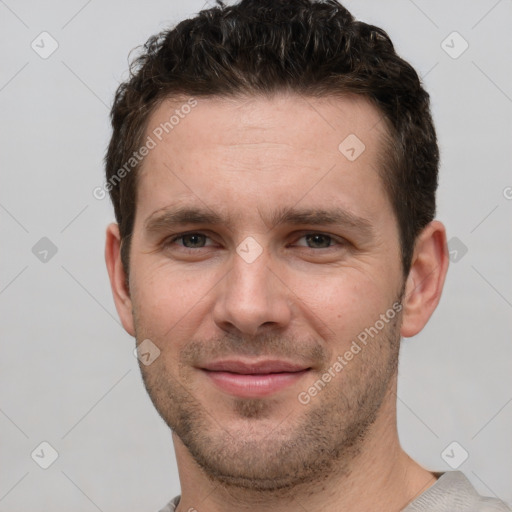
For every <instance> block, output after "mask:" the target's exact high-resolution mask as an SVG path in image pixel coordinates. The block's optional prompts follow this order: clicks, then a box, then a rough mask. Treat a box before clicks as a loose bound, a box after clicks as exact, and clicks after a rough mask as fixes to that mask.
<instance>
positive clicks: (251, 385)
mask: <svg viewBox="0 0 512 512" xmlns="http://www.w3.org/2000/svg"><path fill="white" fill-rule="evenodd" d="M203 371H204V373H206V375H207V376H208V377H209V378H210V379H211V380H212V381H213V383H214V384H215V385H216V386H217V387H218V388H220V389H222V390H223V391H226V392H227V393H230V394H232V395H236V396H240V397H244V398H260V397H264V396H268V395H271V394H273V393H277V392H278V391H281V390H282V389H285V388H287V387H288V386H291V385H292V384H293V383H295V382H297V381H298V380H299V379H300V378H301V377H302V376H303V375H304V374H306V373H307V372H308V371H309V370H302V371H300V372H293V373H291V372H288V373H286V372H284V373H268V374H265V375H243V374H240V373H230V372H214V371H209V370H203Z"/></svg>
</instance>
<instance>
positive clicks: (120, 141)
mask: <svg viewBox="0 0 512 512" xmlns="http://www.w3.org/2000/svg"><path fill="white" fill-rule="evenodd" d="M217 4H218V5H217V6H216V7H214V8H211V9H207V10H203V11H201V12H200V13H199V14H198V15H197V16H195V17H194V18H191V19H187V20H184V21H182V22H181V23H179V24H178V25H177V26H176V27H175V28H173V29H170V30H167V31H163V32H161V33H160V34H157V35H155V36H153V37H151V38H150V39H149V40H148V41H147V42H146V44H145V45H144V47H143V50H142V53H141V54H140V55H139V56H138V57H137V58H136V59H135V60H134V61H133V62H132V64H131V66H130V77H129V79H128V80H127V81H126V82H124V83H122V84H121V85H120V86H119V87H118V89H117V91H116V95H115V99H114V104H113V106H112V111H111V121H112V128H113V133H112V138H111V140H110V144H109V146H108V150H107V153H106V156H105V167H106V179H107V182H109V183H111V184H112V183H113V181H112V180H113V178H114V177H115V175H116V173H117V172H118V171H119V170H120V169H121V168H122V167H123V166H124V165H126V162H127V161H128V160H129V159H130V158H131V156H132V154H133V153H134V152H135V151H137V149H138V148H140V147H141V145H142V143H143V137H144V134H145V130H146V125H147V121H148V118H149V116H150V114H151V113H152V112H153V111H154V110H155V109H156V107H157V106H158V105H159V104H160V103H161V101H162V100H164V99H166V98H169V97H174V96H181V95H188V96H195V97H212V96H235V95H240V94H242V95H243V94H245V95H251V94H253V95H256V94H264V95H270V94H273V93H276V92H279V91H290V92H296V93H299V94H304V95H311V96H317V97H318V96H320V97H321V96H323V97H328V96H336V95H342V94H346V93H355V94H359V95H362V96H364V97H366V98H367V99H369V100H370V101H371V102H372V103H373V104H374V105H375V106H376V107H377V109H378V110H379V112H380V113H381V114H382V115H383V120H384V122H385V125H386V127H387V130H386V132H387V137H386V140H387V142H386V151H385V153H386V157H385V159H384V162H383V164H382V166H381V167H382V168H381V169H379V172H380V175H381V177H382V180H383V182H384V184H385V187H386V190H387V192H388V195H389V199H390V201H391V204H392V206H393V209H394V212H395V214H396V217H397V221H398V226H399V232H400V243H401V255H402V267H403V271H404V275H407V274H408V273H409V270H410V265H411V259H412V254H413V250H414V243H415V240H416V237H417V236H418V234H419V233H420V232H421V230H422V229H423V228H424V227H425V226H426V225H427V224H428V223H429V222H430V221H431V220H432V219H433V218H434V215H435V209H436V203H435V192H436V189H437V183H438V165H439V150H438V146H437V139H436V133H435V129H434V125H433V122H432V117H431V114H430V105H429V95H428V93H427V92H426V91H425V90H424V89H423V87H422V86H421V83H420V79H419V77H418V74H417V73H416V71H415V70H414V69H413V68H412V66H411V65H410V64H408V63H407V62H406V61H404V60H403V59H401V58H400V57H399V56H398V55H397V53H396V52H395V50H394V47H393V43H392V42H391V40H390V38H389V36H388V35H387V33H386V32H385V31H384V30H382V29H381V28H378V27H375V26H373V25H368V24H366V23H363V22H361V21H356V20H355V19H354V17H353V16H352V15H351V14H350V12H349V11H348V10H347V9H345V8H344V7H343V6H342V5H340V4H339V3H338V2H337V1H335V0H323V1H322V0H242V1H240V2H239V3H237V4H235V5H229V6H226V5H224V4H223V3H222V2H221V1H217ZM139 166H140V165H136V166H134V168H133V171H132V172H128V173H124V177H123V179H120V180H118V183H114V185H115V186H111V187H109V192H110V197H111V199H112V202H113V205H114V210H115V215H116V220H117V222H118V224H119V230H120V235H121V241H122V246H121V258H122V262H123V266H124V268H125V271H126V273H127V274H128V271H129V251H130V237H131V234H132V230H133V224H134V219H135V208H136V190H137V168H138V167H139ZM117 177H118V178H119V175H117Z"/></svg>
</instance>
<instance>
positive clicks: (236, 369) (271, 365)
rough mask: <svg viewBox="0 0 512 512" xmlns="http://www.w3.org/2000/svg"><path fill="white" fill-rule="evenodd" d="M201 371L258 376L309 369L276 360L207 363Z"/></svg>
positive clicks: (301, 365)
mask: <svg viewBox="0 0 512 512" xmlns="http://www.w3.org/2000/svg"><path fill="white" fill-rule="evenodd" d="M202 369H203V370H208V371H212V372H231V373H241V374H245V375H251V374H253V375H258V374H268V373H282V372H290V373H291V372H300V371H302V370H308V369H309V367H307V366H304V365H303V364H298V363H292V362H289V361H278V360H266V361H258V362H246V361H240V360H224V361H215V362H212V363H208V364H207V365H205V366H203V367H202Z"/></svg>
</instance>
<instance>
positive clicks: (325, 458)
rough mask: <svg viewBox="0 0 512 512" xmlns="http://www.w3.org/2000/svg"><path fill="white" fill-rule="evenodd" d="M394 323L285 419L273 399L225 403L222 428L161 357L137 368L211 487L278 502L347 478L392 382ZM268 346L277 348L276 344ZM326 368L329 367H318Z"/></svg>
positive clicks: (397, 330)
mask: <svg viewBox="0 0 512 512" xmlns="http://www.w3.org/2000/svg"><path fill="white" fill-rule="evenodd" d="M135 317H137V315H135ZM400 320H401V315H399V314H397V315H396V316H395V318H394V319H393V320H391V321H390V322H389V323H388V324H387V325H386V326H385V328H384V329H383V330H382V331H381V332H380V333H379V334H378V335H377V336H375V338H374V339H371V340H369V341H368V343H367V345H366V346H364V347H363V348H362V350H361V352H360V353H359V354H357V355H356V356H355V357H354V359H353V360H352V361H350V362H349V363H348V364H347V366H346V367H345V368H344V369H343V370H342V371H341V372H340V374H339V375H337V376H336V377H335V378H333V379H332V381H331V382H330V383H329V384H327V386H326V387H325V388H324V389H323V390H322V391H321V392H320V393H319V394H318V395H317V396H316V397H314V399H312V400H311V402H310V403H308V404H307V405H297V407H295V404H294V410H293V411H292V412H291V413H288V414H287V415H286V414H283V412H282V410H283V407H284V406H283V405H282V404H281V406H279V405H277V401H276V400H275V399H273V398H264V399H241V398H235V397H233V399H232V401H231V411H230V412H231V417H232V418H233V419H234V420H236V422H233V423H232V424H230V423H229V422H227V420H224V424H223V423H222V421H220V420H218V419H217V418H216V408H215V404H205V403H203V402H201V401H200V397H196V396H194V391H192V388H191V387H190V383H189V382H188V381H187V378H186V377H183V378H179V377H176V376H172V375H171V372H169V371H168V370H166V368H165V365H164V364H165V359H164V357H160V358H158V359H157V360H156V361H155V362H154V363H153V364H152V365H151V366H148V367H145V366H144V365H143V364H140V368H141V373H142V377H143V381H144V384H145V387H146V389H147V391H148V394H149V396H150V398H151V400H152V401H153V404H154V405H155V407H156V409H157V411H158V412H159V414H160V416H161V417H162V418H163V420H164V421H165V422H166V423H167V425H168V426H169V428H170V429H171V430H172V431H173V432H174V433H175V434H176V435H177V436H178V437H179V439H180V440H181V442H182V443H183V445H184V446H185V447H186V448H187V450H188V451H189V452H190V455H191V456H192V458H193V459H194V460H195V462H196V463H197V464H198V465H199V466H200V468H202V470H203V471H204V473H205V474H206V476H207V477H208V478H209V479H210V480H211V481H212V482H215V483H220V484H222V485H224V486H225V487H228V488H231V489H233V490H235V489H240V490H246V491H254V492H256V493H261V492H264V493H265V494H266V495H275V496H284V495H287V494H288V493H289V492H290V491H292V490H293V489H294V488H296V487H297V486H299V485H301V484H306V485H308V486H309V485H316V484H318V483H319V482H321V481H323V480H326V479H327V478H332V476H333V474H336V475H338V476H339V477H342V476H345V475H348V474H349V473H350V472H351V468H352V466H353V464H354V461H355V460H356V459H357V457H358V455H359V454H360V452H361V450H362V449H363V448H364V442H365V440H366V438H367V436H368V433H369V432H370V430H371V428H372V425H374V423H375V421H376V419H377V417H378V413H379V411H380V409H381V406H382V404H383V402H384V400H385V398H386V395H387V394H388V393H389V391H390V389H391V386H392V384H393V383H396V374H397V367H398V353H399V345H400ZM136 332H137V339H138V340H139V341H141V340H143V339H145V336H144V328H143V326H142V325H141V324H140V322H137V321H136ZM139 334H140V335H141V336H139ZM272 339H274V338H272ZM274 341H275V343H276V346H277V344H278V343H279V340H278V338H275V339H274ZM191 344H193V342H191ZM199 347H200V344H197V348H198V349H199ZM238 353H240V352H239V351H238ZM336 356H337V354H336V355H335V357H336ZM330 365H332V361H330V362H329V363H328V364H327V365H326V367H328V366H330ZM323 372H324V371H323V370H322V371H319V372H318V374H317V375H316V376H315V378H314V381H316V380H317V379H318V378H320V377H321V375H322V373H323ZM178 373H179V374H180V375H181V372H178ZM183 375H185V374H183ZM314 381H313V382H314ZM310 385H311V383H310V381H308V386H310ZM298 391H304V390H303V389H300V390H298ZM298 391H297V392H298ZM296 403H297V404H299V402H298V400H297V401H296ZM222 406H223V407H225V405H222ZM280 410H281V412H279V411H280ZM297 410H298V413H297ZM276 411H277V412H276ZM217 416H218V415H217Z"/></svg>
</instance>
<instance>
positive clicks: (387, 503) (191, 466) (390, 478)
mask: <svg viewBox="0 0 512 512" xmlns="http://www.w3.org/2000/svg"><path fill="white" fill-rule="evenodd" d="M395 393H396V381H395V383H394V385H392V386H390V390H389V393H388V397H387V398H386V400H385V401H384V403H383V406H382V408H381V410H380V412H379V415H378V417H377V419H376V421H375V423H374V425H373V426H372V428H371V429H370V431H369V432H368V435H367V436H366V438H365V439H364V441H363V443H362V445H361V447H360V450H358V451H357V453H356V454H355V455H354V458H353V460H351V461H350V465H349V468H350V469H349V470H348V471H347V470H346V464H343V468H344V469H343V471H340V472H337V471H336V470H334V471H331V472H330V473H329V474H326V475H323V477H322V478H319V479H318V480H316V481H315V482H308V483H302V484H299V485H297V486H295V487H294V488H293V489H290V490H286V491H280V492H279V493H277V492H273V493H268V494H267V493H262V492H261V491H254V490H251V489H246V488H243V489H242V488H235V487H226V486H224V485H222V484H220V483H219V482H216V481H213V480H211V479H209V478H208V476H207V475H206V474H205V473H204V472H203V471H202V469H201V468H200V467H199V466H198V465H197V464H196V462H195V461H194V460H193V458H192V457H191V455H190V453H189V451H188V450H187V448H186V447H185V446H184V445H183V443H182V442H181V440H180V439H179V438H178V437H177V436H176V434H175V433H173V440H174V446H175V450H176V459H177V463H178V471H179V476H180V483H181V490H182V492H181V500H180V503H179V505H178V508H177V512H187V511H189V510H198V511H201V512H221V511H222V512H245V511H247V512H249V511H251V512H263V511H268V510H269V509H270V510H272V511H274V512H292V511H294V512H295V511H296V510H297V508H299V509H304V510H308V511H310V512H315V511H322V512H339V511H351V512H359V511H361V512H362V511H365V512H366V511H368V510H379V511H380V512H398V511H400V510H402V509H403V508H404V507H405V506H407V504H408V503H410V502H411V501H413V500H414V499H415V498H416V497H417V496H419V495H420V494H421V493H422V492H424V491H425V490H426V489H428V488H429V487H430V486H431V485H433V484H434V483H435V481H436V477H435V475H434V474H433V473H432V472H429V471H427V470H426V469H424V468H423V467H421V466H420V465H419V464H417V463H416V462H415V461H413V460H412V459H411V458H410V457H409V456H408V455H407V454H406V453H405V452H404V451H403V450H402V448H401V446H400V443H399V439H398V433H397V428H396V395H395ZM344 462H346V461H344ZM340 467H341V466H340ZM299 505H300V506H299Z"/></svg>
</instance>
